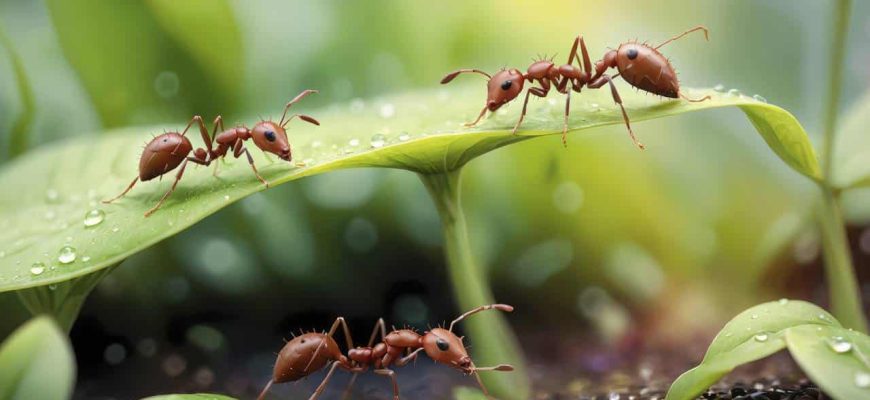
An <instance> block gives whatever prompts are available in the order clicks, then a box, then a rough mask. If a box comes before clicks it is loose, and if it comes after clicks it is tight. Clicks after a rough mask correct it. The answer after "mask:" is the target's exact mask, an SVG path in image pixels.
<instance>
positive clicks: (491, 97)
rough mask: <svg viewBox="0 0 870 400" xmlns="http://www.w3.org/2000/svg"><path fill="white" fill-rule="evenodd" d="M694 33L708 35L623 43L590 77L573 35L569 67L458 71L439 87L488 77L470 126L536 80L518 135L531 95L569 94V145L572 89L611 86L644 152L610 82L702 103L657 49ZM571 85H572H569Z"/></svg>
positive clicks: (538, 64)
mask: <svg viewBox="0 0 870 400" xmlns="http://www.w3.org/2000/svg"><path fill="white" fill-rule="evenodd" d="M698 30H702V31H704V37H705V38H707V37H708V32H707V28H705V27H703V26H696V27H694V28H692V29H689V30H687V31H685V32H683V33H681V34H679V35H677V36H674V37H672V38H670V39H668V40H666V41H665V42H663V43H662V44H660V45H658V46H655V47H651V46H649V45H647V44H646V43H636V42H630V43H622V44H620V45H619V47H618V48H617V49H616V50H610V51H608V52H607V53H605V54H604V57H603V58H602V59H601V60H600V61H598V62H596V63H595V64H594V68H595V71H594V73H593V71H592V68H593V64H592V63H591V62H590V59H589V53H588V51H587V50H586V43H585V42H584V41H583V36H577V38H576V39H574V45H573V47H571V52H570V54H569V55H568V63H566V64H565V65H561V66H558V67H557V66H556V65H555V64H553V61H552V59H550V60H546V59H545V60H538V61H535V62H534V63H532V65H531V66H529V69H528V70H527V71H526V73H525V74H523V73H522V72H520V71H519V70H517V69H515V68H512V69H505V70H501V71H499V72H498V73H496V74H495V75H494V76H490V75H489V74H487V73H486V72H483V71H481V70H478V69H460V70H457V71H454V72H451V73H449V74H447V75H446V76H445V77H444V78H443V79H442V80H441V83H442V84H446V83H448V82H450V81H452V80H453V78H456V76H457V75H459V74H461V73H463V72H473V73H478V74H481V75H484V76H486V77H487V78H488V79H489V83H488V95H487V101H486V105H485V106H484V107H483V109H482V110H481V111H480V115H478V116H477V119H476V120H474V122H470V123H467V124H465V126H468V127H470V126H474V125H476V124H477V123H478V122H480V120H481V119H482V118H483V116H484V115H485V114H486V111H487V110H489V111H490V112H494V111H496V110H498V109H499V108H500V107H501V106H503V105H505V104H506V103H508V102H510V101H511V100H513V99H515V98H516V97H517V96H518V95H519V94H520V92H522V90H523V84H524V82H525V81H527V80H528V81H529V82H530V83H531V84H534V83H535V82H538V83H539V84H540V87H531V88H529V89H528V90H527V91H526V98H525V101H524V102H523V111H522V113H521V114H520V119H519V121H517V124H516V126H514V129H513V133H514V134H516V133H517V129H519V127H520V124H522V122H523V118H524V117H525V116H526V108H527V106H528V104H529V95H535V96H537V97H546V96H547V93H549V92H550V89H551V88H552V87H555V89H556V91H557V92H559V93H562V94H565V95H567V99H566V101H565V122H564V126H563V128H562V143H563V144H564V145H566V146H567V133H568V113H569V112H570V109H571V91H572V90H573V91H575V92H578V93H580V91H581V90H582V89H583V88H584V87H587V88H590V89H598V88H600V87H602V86H604V85H605V84H609V85H610V93H611V95H612V97H613V101H614V102H615V103H616V104H617V105H619V108H620V109H621V110H622V118H623V120H624V121H625V126H626V128H628V134H629V135H630V136H631V140H632V141H633V142H634V144H635V145H637V147H639V148H641V149H643V148H644V145H643V144H641V143H640V142H638V140H637V138H636V137H635V135H634V132H633V131H632V130H631V124H630V122H629V118H628V114H627V113H626V112H625V107H624V106H623V105H622V98H621V97H620V96H619V92H618V91H617V90H616V85H614V84H613V78H616V77H617V76H620V75H622V79H624V80H625V81H626V82H628V83H629V84H630V85H632V86H634V87H636V88H638V89H640V90H644V91H647V92H650V93H653V94H657V95H660V96H664V97H670V98H680V97H682V98H683V99H686V100H688V101H691V102H699V101H704V100H707V99H709V98H710V96H705V97H703V98H701V99H690V98H688V97H686V96H685V95H683V94H682V93H681V92H680V83H679V81H678V80H677V73H676V71H675V70H674V67H673V66H672V65H671V63H670V61H668V59H667V58H666V57H665V56H664V55H662V54H661V53H659V51H658V49H660V48H661V47H662V46H664V45H666V44H668V43H670V42H673V41H674V40H677V39H679V38H681V37H683V36H685V35H687V34H689V33H691V32H695V31H698ZM578 45H579V46H580V51H581V53H582V55H583V58H582V59H581V58H580V55H578V54H577V47H578ZM575 59H576V60H577V62H578V64H580V66H579V67H577V66H575V65H574V64H573V63H574V60H575ZM608 68H616V69H617V71H618V73H617V74H616V75H613V76H609V75H607V74H605V73H604V72H605V71H606V70H607V69H608ZM569 85H570V86H569Z"/></svg>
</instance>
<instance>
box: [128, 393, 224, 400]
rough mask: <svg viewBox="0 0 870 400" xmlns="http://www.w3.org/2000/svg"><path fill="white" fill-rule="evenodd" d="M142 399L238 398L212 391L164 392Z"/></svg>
mask: <svg viewBox="0 0 870 400" xmlns="http://www.w3.org/2000/svg"><path fill="white" fill-rule="evenodd" d="M142 400H236V399H235V397H229V396H224V395H220V394H212V393H191V394H162V395H159V396H151V397H145V398H143V399H142Z"/></svg>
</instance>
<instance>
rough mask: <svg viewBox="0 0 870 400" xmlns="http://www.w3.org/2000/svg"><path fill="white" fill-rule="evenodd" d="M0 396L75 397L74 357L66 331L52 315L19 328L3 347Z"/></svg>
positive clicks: (56, 399) (48, 399) (59, 399)
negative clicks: (73, 392)
mask: <svg viewBox="0 0 870 400" xmlns="http://www.w3.org/2000/svg"><path fill="white" fill-rule="evenodd" d="M0 369H2V370H3V374H2V375H0V397H2V398H4V399H16V400H18V399H22V400H23V399H45V400H64V399H69V398H70V397H72V391H73V383H74V382H75V376H76V365H75V359H74V358H73V353H72V348H71V347H70V343H69V339H68V338H67V336H66V334H65V333H64V332H63V331H62V330H60V329H58V326H57V325H55V323H54V321H52V319H51V318H49V317H44V316H43V317H37V318H34V319H32V320H30V321H29V322H27V323H26V324H24V325H22V326H21V327H20V328H18V329H17V330H16V331H15V332H14V333H13V334H12V335H10V336H9V338H8V339H6V341H4V342H3V344H2V346H0Z"/></svg>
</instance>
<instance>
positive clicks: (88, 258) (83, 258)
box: [82, 256, 91, 262]
mask: <svg viewBox="0 0 870 400" xmlns="http://www.w3.org/2000/svg"><path fill="white" fill-rule="evenodd" d="M88 261H91V256H84V257H82V262H88Z"/></svg>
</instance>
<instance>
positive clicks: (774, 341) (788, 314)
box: [667, 300, 842, 400]
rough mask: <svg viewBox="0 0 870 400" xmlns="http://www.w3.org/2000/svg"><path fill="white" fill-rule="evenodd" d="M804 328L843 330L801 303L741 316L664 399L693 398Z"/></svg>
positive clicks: (768, 307)
mask: <svg viewBox="0 0 870 400" xmlns="http://www.w3.org/2000/svg"><path fill="white" fill-rule="evenodd" d="M804 325H806V326H811V327H813V329H815V328H814V327H817V326H831V327H835V328H842V326H840V323H839V322H837V320H835V319H834V317H832V316H831V314H829V313H828V312H827V311H825V310H823V309H821V308H819V307H817V306H815V305H813V304H810V303H807V302H804V301H795V300H792V301H787V300H780V301H775V302H769V303H764V304H760V305H757V306H755V307H752V308H750V309H748V310H746V311H744V312H742V313H740V314H739V315H737V316H736V317H734V319H732V320H731V321H729V322H728V323H727V324H726V325H725V327H724V328H722V331H720V332H719V334H718V335H716V338H715V339H713V343H711V344H710V347H709V348H708V349H707V354H705V355H704V360H703V361H701V364H699V365H698V366H697V367H695V368H692V369H691V370H689V371H687V372H685V373H684V374H682V375H680V377H679V378H677V380H676V381H674V383H673V384H672V385H671V388H670V389H669V390H668V395H667V400H681V399H686V400H688V399H694V398H696V397H697V396H698V395H699V394H701V393H703V392H704V391H705V390H707V388H708V387H710V385H712V384H714V383H716V382H717V381H718V380H719V379H721V378H722V377H723V376H725V375H726V374H728V373H729V372H731V370H733V369H734V368H736V367H738V366H740V365H743V364H746V363H749V362H752V361H755V360H759V359H762V358H764V357H767V356H769V355H771V354H773V353H776V352H777V351H780V350H782V349H784V348H785V347H786V340H785V337H786V331H787V330H788V329H789V328H793V327H795V326H804Z"/></svg>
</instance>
